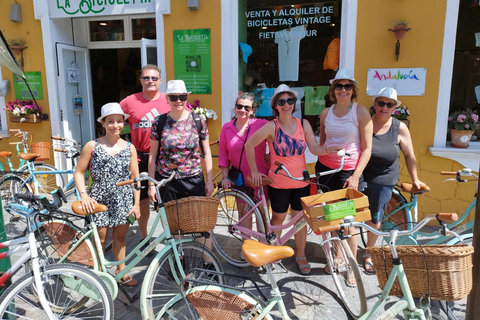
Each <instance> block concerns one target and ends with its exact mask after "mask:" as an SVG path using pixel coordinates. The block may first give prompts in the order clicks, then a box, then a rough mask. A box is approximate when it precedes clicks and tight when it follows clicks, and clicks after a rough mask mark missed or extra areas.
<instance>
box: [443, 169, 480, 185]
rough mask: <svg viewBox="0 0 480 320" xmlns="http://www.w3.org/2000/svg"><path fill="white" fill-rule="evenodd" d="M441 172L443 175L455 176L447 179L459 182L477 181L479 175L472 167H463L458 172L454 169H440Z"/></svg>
mask: <svg viewBox="0 0 480 320" xmlns="http://www.w3.org/2000/svg"><path fill="white" fill-rule="evenodd" d="M440 174H441V175H443V176H455V178H450V179H445V180H443V182H445V181H457V182H468V181H477V180H478V176H477V175H476V174H474V173H472V169H470V168H463V169H461V170H458V171H457V172H454V171H440ZM462 177H473V178H474V179H475V180H473V179H470V180H467V179H463V178H462Z"/></svg>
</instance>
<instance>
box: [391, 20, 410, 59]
mask: <svg viewBox="0 0 480 320" xmlns="http://www.w3.org/2000/svg"><path fill="white" fill-rule="evenodd" d="M410 30H411V28H409V27H408V22H407V21H406V20H400V21H397V22H395V23H394V24H393V29H388V31H392V32H393V33H395V37H396V38H397V43H396V45H395V55H396V56H397V61H398V56H400V40H402V39H403V38H405V36H406V35H407V31H410Z"/></svg>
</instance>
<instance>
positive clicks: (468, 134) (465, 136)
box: [450, 129, 474, 148]
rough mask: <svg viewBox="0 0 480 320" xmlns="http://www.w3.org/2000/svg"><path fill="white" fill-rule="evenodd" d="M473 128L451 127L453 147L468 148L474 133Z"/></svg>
mask: <svg viewBox="0 0 480 320" xmlns="http://www.w3.org/2000/svg"><path fill="white" fill-rule="evenodd" d="M473 132H474V131H473V130H455V129H450V137H451V138H452V147H454V148H468V144H469V142H470V139H471V138H472V135H473Z"/></svg>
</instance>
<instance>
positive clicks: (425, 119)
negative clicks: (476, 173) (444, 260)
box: [355, 0, 478, 219]
mask: <svg viewBox="0 0 480 320" xmlns="http://www.w3.org/2000/svg"><path fill="white" fill-rule="evenodd" d="M445 12H446V0H442V1H438V0H422V1H418V0H402V1H384V0H359V1H358V15H357V35H356V49H355V78H356V80H358V81H359V86H360V89H361V94H360V99H359V101H358V102H359V103H360V104H361V105H363V106H365V107H366V108H370V107H371V106H372V105H373V104H372V99H371V97H369V96H366V94H365V92H366V79H367V71H368V69H369V68H423V67H425V68H426V69H427V73H426V77H427V78H426V84H425V95H424V96H400V97H399V100H401V101H402V104H403V105H407V106H408V108H409V110H410V117H409V119H410V133H411V135H412V140H413V146H414V151H415V155H416V157H417V164H418V176H419V178H420V180H422V181H423V182H425V183H426V184H427V185H428V186H430V188H431V191H430V192H429V193H427V194H426V195H424V196H421V197H420V198H419V218H421V217H423V216H425V215H428V214H430V213H436V212H457V213H459V214H461V213H463V211H464V210H465V209H466V208H467V206H468V204H469V203H470V201H471V200H472V199H473V196H474V194H475V191H476V190H475V184H473V183H463V184H459V183H456V182H446V183H443V180H444V179H445V176H441V175H440V173H439V172H440V171H442V170H443V171H456V170H458V169H461V168H462V166H461V165H460V164H459V163H457V162H455V161H453V160H450V159H445V158H439V157H434V156H432V155H431V154H430V152H429V151H428V147H430V146H432V145H433V137H434V132H435V122H436V112H437V102H438V90H439V88H438V87H439V80H440V63H441V58H442V45H443V35H444V22H445ZM402 19H405V20H407V21H408V22H409V28H411V30H410V31H409V32H407V35H406V37H405V39H403V40H400V43H401V48H400V56H399V59H398V61H396V56H395V43H396V38H395V35H394V33H393V32H391V31H387V30H388V29H390V28H393V24H394V22H395V21H398V20H402ZM401 160H402V162H401V176H400V182H410V181H411V180H410V176H409V174H408V171H407V169H406V167H405V164H404V161H403V158H402V159H401ZM472 169H474V170H477V169H478V168H472ZM469 219H473V213H472V214H471V215H470V217H469Z"/></svg>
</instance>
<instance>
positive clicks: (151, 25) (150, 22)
mask: <svg viewBox="0 0 480 320" xmlns="http://www.w3.org/2000/svg"><path fill="white" fill-rule="evenodd" d="M131 23H132V40H140V39H142V38H145V39H151V40H152V39H156V37H157V32H156V29H155V18H148V19H132V21H131Z"/></svg>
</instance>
